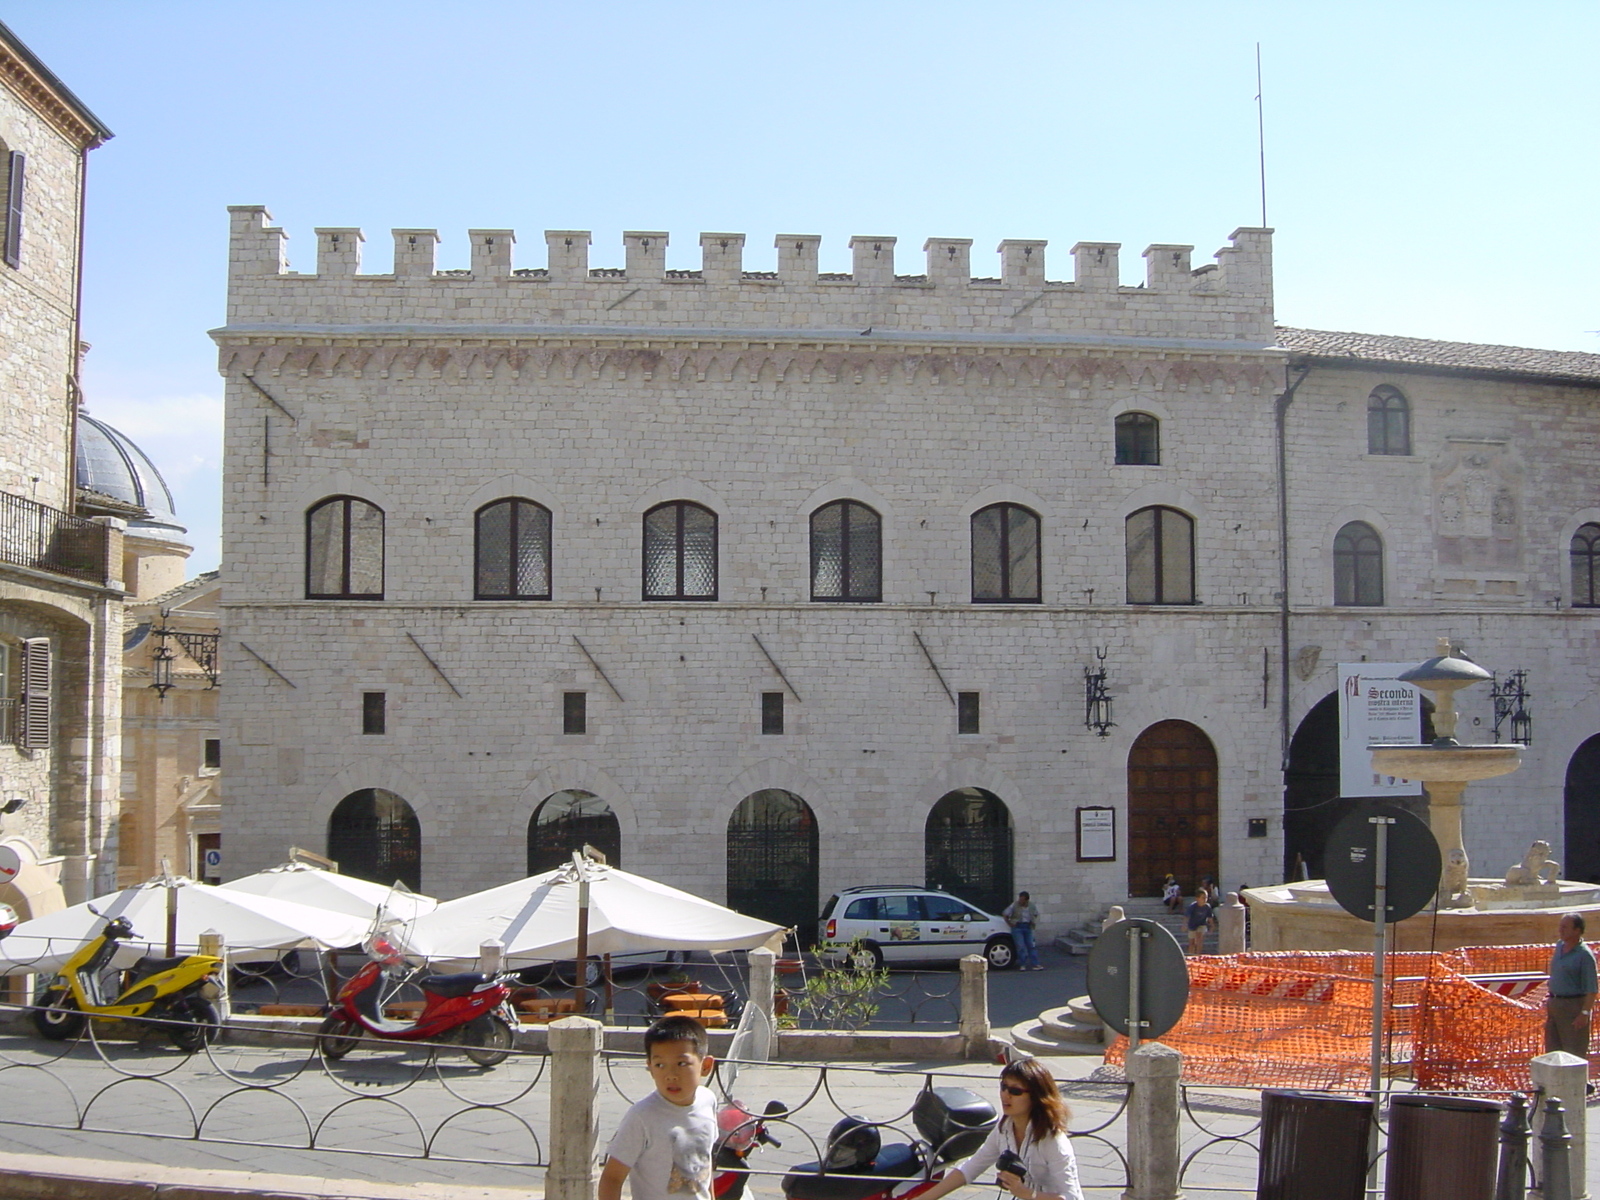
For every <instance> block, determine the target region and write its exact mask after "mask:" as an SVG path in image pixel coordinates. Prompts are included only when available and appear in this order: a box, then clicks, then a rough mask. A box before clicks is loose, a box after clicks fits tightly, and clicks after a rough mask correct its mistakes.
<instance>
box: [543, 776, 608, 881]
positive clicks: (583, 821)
mask: <svg viewBox="0 0 1600 1200" xmlns="http://www.w3.org/2000/svg"><path fill="white" fill-rule="evenodd" d="M585 843H587V844H588V845H590V846H593V847H594V848H595V849H596V850H599V851H600V852H601V853H602V854H604V855H605V856H606V861H607V862H608V863H610V864H611V865H612V866H614V867H620V866H621V865H622V823H621V822H620V821H618V820H617V814H616V813H614V812H612V811H611V805H609V804H607V803H606V802H605V801H604V800H602V799H601V798H600V797H599V796H596V795H595V794H594V793H593V792H585V791H582V790H581V789H578V788H568V789H566V790H564V791H560V792H555V793H553V794H551V795H549V796H546V797H545V798H544V799H543V800H542V801H541V802H540V804H539V807H538V808H536V809H534V810H533V816H532V817H530V818H529V819H528V874H529V875H538V874H540V873H541V872H544V871H553V870H554V869H555V868H556V867H559V866H560V865H561V864H562V863H564V862H570V861H572V852H573V851H574V850H582V849H583V847H584V845H585Z"/></svg>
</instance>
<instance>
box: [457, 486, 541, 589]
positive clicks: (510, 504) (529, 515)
mask: <svg viewBox="0 0 1600 1200" xmlns="http://www.w3.org/2000/svg"><path fill="white" fill-rule="evenodd" d="M473 545H474V554H473V562H474V567H475V575H474V580H475V582H474V584H473V595H474V596H475V597H476V598H477V599H479V600H548V599H550V510H549V509H548V508H546V507H545V506H544V505H542V504H535V503H534V502H533V501H532V500H524V499H522V498H520V497H512V498H510V499H506V500H496V501H494V502H493V503H490V504H485V505H484V506H483V507H482V508H480V509H479V510H478V514H477V520H476V522H475V536H474V543H473Z"/></svg>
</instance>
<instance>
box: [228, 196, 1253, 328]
mask: <svg viewBox="0 0 1600 1200" xmlns="http://www.w3.org/2000/svg"><path fill="white" fill-rule="evenodd" d="M229 212H230V214H231V218H232V228H231V233H230V239H229V246H230V255H229V299H228V330H227V331H226V332H228V333H230V334H247V333H248V334H255V333H260V332H266V331H274V332H281V333H284V334H295V335H297V336H317V335H319V334H333V333H334V332H335V331H336V330H340V329H345V330H350V329H359V330H363V331H369V332H374V333H375V332H378V331H379V330H382V329H391V330H397V329H399V328H400V327H407V328H410V329H414V330H415V334H414V336H416V335H424V336H425V335H426V334H428V333H430V332H432V331H434V330H438V331H440V332H441V333H442V332H443V331H444V330H446V329H454V330H465V329H467V328H470V329H471V330H472V331H473V333H472V336H485V337H493V336H497V334H496V333H495V332H494V331H495V330H503V331H504V335H506V336H510V335H514V334H516V333H518V332H519V331H521V332H525V331H527V330H530V329H539V330H568V331H570V332H571V333H572V334H573V335H575V336H581V335H583V333H584V331H586V330H592V331H597V332H599V331H605V332H607V333H615V332H616V331H628V332H633V331H643V330H661V331H663V332H665V331H670V330H677V331H680V332H683V333H685V334H687V333H690V332H693V331H702V330H706V331H718V332H734V331H740V332H746V333H751V334H759V333H763V332H766V333H771V334H773V335H774V336H781V335H786V334H800V335H807V336H809V335H836V334H848V335H850V336H859V337H868V336H874V335H877V336H895V335H897V334H900V335H908V336H910V335H915V336H918V337H927V336H932V335H936V334H940V335H948V336H950V337H956V338H966V339H971V338H1000V339H1002V340H1006V339H1019V340H1025V341H1037V340H1039V339H1041V338H1043V339H1046V340H1048V339H1051V338H1066V339H1071V340H1088V341H1104V340H1109V339H1115V340H1119V341H1120V340H1123V339H1134V340H1146V339H1154V340H1159V341H1164V342H1175V343H1183V342H1194V343H1215V342H1227V343H1233V344H1241V343H1242V344H1244V345H1256V346H1265V345H1270V344H1271V342H1272V340H1273V305H1272V231H1271V230H1270V229H1261V228H1242V229H1238V230H1236V231H1234V233H1233V234H1232V235H1231V237H1230V239H1229V245H1228V246H1226V247H1224V248H1223V249H1221V250H1219V251H1218V252H1217V255H1216V261H1215V262H1214V263H1208V264H1206V265H1204V266H1201V267H1199V268H1198V269H1194V268H1191V266H1190V256H1191V254H1192V252H1193V247H1192V246H1180V245H1168V244H1157V245H1152V246H1150V247H1149V248H1147V249H1146V250H1145V251H1144V258H1145V278H1144V280H1143V281H1142V282H1140V283H1138V284H1137V285H1134V286H1128V285H1125V284H1124V283H1123V282H1122V277H1121V264H1120V261H1119V252H1120V250H1121V247H1120V245H1119V244H1118V243H1115V242H1078V243H1077V244H1076V245H1074V246H1073V247H1072V249H1071V251H1070V254H1071V256H1072V278H1071V279H1070V280H1063V281H1056V280H1051V279H1049V278H1048V276H1047V274H1046V259H1045V252H1046V247H1047V243H1046V242H1044V241H1042V240H1031V239H1007V240H1005V241H1002V242H1001V243H1000V244H999V246H997V247H996V250H995V253H996V255H997V256H998V262H997V267H998V271H999V273H998V274H997V275H992V276H991V275H978V276H974V274H973V271H974V264H973V259H972V240H971V239H970V238H944V237H934V238H928V239H927V240H926V241H925V242H924V243H923V247H922V253H923V262H922V264H920V265H921V268H922V269H921V271H920V272H919V273H917V274H901V273H898V272H897V264H896V239H895V238H893V237H889V236H857V237H853V238H851V239H850V243H849V248H850V254H851V270H850V272H849V273H848V274H834V273H827V272H823V271H821V270H820V269H819V252H820V246H821V238H819V237H817V236H815V235H811V234H780V235H778V236H777V237H776V238H775V240H774V244H775V246H776V248H777V270H775V271H750V270H746V269H745V265H744V252H745V242H746V239H745V235H744V234H741V233H702V234H701V235H700V263H701V265H700V268H699V269H698V270H670V269H668V267H667V247H668V244H669V242H670V235H669V234H668V233H666V232H663V231H645V230H631V231H628V232H626V233H624V234H623V235H622V241H623V255H622V258H623V265H622V267H620V268H617V267H596V266H592V265H591V263H590V252H591V249H592V240H593V239H592V238H591V236H590V234H589V232H588V231H587V230H571V229H557V230H546V231H545V234H544V242H545V251H544V255H543V260H544V261H543V264H542V265H537V266H519V265H518V264H517V261H516V257H515V251H516V244H517V238H516V234H515V233H514V232H513V231H512V230H509V229H473V230H469V231H468V233H467V237H468V241H469V246H470V250H469V253H468V255H467V261H468V262H469V264H470V265H469V266H468V267H466V268H464V269H453V270H440V269H439V267H438V263H437V252H438V247H439V245H440V238H439V234H438V232H437V231H436V230H433V229H396V230H394V231H392V232H393V242H394V248H393V256H392V259H391V260H390V263H389V270H387V271H385V272H382V273H364V270H365V268H364V264H363V248H364V246H365V237H364V235H363V233H362V231H361V230H360V229H356V228H349V227H339V228H331V227H330V228H319V229H317V230H316V231H315V232H316V272H315V273H314V274H305V273H300V272H295V271H291V270H290V269H289V263H288V258H287V254H286V246H287V241H288V234H287V233H286V232H285V231H284V230H282V229H280V228H277V227H275V226H273V225H271V224H270V220H271V218H270V215H269V214H268V212H267V210H266V209H265V208H262V207H260V206H258V205H246V206H238V207H234V208H231V209H230V210H229ZM977 269H979V270H983V269H984V268H983V266H982V264H980V265H979V266H978V268H977Z"/></svg>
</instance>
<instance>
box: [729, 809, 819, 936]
mask: <svg viewBox="0 0 1600 1200" xmlns="http://www.w3.org/2000/svg"><path fill="white" fill-rule="evenodd" d="M817 879H818V876H817V818H816V816H815V815H814V814H813V813H812V811H811V806H810V805H809V804H807V803H806V802H805V801H804V800H802V799H801V798H800V797H799V796H796V795H795V794H794V793H793V792H785V791H782V790H781V789H779V788H763V789H762V790H761V791H759V792H751V793H750V795H748V796H746V797H745V798H744V799H743V800H741V801H739V807H738V808H736V809H734V810H733V816H731V817H729V818H728V907H729V908H732V909H737V910H738V911H739V912H742V913H745V914H747V915H749V916H752V917H759V918H761V919H762V920H763V921H771V922H772V923H773V924H774V925H782V926H785V927H786V928H787V927H790V926H793V927H794V928H795V929H797V930H798V931H799V937H800V945H801V946H802V947H807V948H809V947H810V946H811V944H812V942H814V941H815V940H816V933H817Z"/></svg>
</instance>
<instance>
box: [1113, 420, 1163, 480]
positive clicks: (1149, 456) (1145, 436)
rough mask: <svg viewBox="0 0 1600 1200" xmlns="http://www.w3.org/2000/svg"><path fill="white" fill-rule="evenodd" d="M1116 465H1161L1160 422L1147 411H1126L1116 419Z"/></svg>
mask: <svg viewBox="0 0 1600 1200" xmlns="http://www.w3.org/2000/svg"><path fill="white" fill-rule="evenodd" d="M1116 432H1117V466H1119V467H1155V466H1160V465H1161V422H1160V421H1159V420H1157V419H1156V418H1155V417H1153V416H1151V415H1150V414H1149V413H1145V412H1126V413H1123V414H1122V415H1121V416H1119V417H1118V418H1117V420H1116Z"/></svg>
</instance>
